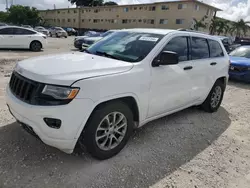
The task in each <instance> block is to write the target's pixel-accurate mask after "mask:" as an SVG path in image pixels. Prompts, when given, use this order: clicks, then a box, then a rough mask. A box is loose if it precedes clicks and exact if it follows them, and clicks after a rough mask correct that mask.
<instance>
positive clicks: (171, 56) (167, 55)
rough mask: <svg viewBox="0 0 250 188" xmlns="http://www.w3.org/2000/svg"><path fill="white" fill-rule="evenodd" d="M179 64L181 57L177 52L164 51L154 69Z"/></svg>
mask: <svg viewBox="0 0 250 188" xmlns="http://www.w3.org/2000/svg"><path fill="white" fill-rule="evenodd" d="M178 63H179V57H178V54H177V53H176V52H171V51H163V52H161V53H160V54H159V56H157V57H156V58H155V59H154V61H153V63H152V66H153V67H158V66H160V65H176V64H178Z"/></svg>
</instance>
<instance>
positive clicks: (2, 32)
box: [0, 28, 13, 35]
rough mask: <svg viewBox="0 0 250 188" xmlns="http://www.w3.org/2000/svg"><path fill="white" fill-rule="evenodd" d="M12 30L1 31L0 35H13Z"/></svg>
mask: <svg viewBox="0 0 250 188" xmlns="http://www.w3.org/2000/svg"><path fill="white" fill-rule="evenodd" d="M12 33H13V31H12V28H5V29H0V35H12Z"/></svg>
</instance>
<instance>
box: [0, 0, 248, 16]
mask: <svg viewBox="0 0 250 188" xmlns="http://www.w3.org/2000/svg"><path fill="white" fill-rule="evenodd" d="M8 1H9V4H10V3H11V2H12V1H13V2H14V4H21V5H28V6H34V7H36V8H38V9H53V7H54V4H55V5H56V8H66V7H72V5H71V4H70V3H69V2H68V0H8ZM113 1H115V2H117V3H118V4H120V5H122V4H139V3H152V2H157V1H161V2H162V1H164V0H113ZM165 1H166V2H167V1H172V0H165ZM202 1H203V2H204V3H207V4H209V5H212V6H215V7H217V8H220V9H222V10H223V11H221V12H218V14H217V16H219V17H223V18H225V19H229V20H232V21H238V20H239V19H244V20H245V21H250V0H202ZM5 3H6V0H0V10H4V9H5V7H6V4H5Z"/></svg>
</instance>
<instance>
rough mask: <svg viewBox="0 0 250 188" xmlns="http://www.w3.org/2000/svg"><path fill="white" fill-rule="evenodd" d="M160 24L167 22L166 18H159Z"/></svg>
mask: <svg viewBox="0 0 250 188" xmlns="http://www.w3.org/2000/svg"><path fill="white" fill-rule="evenodd" d="M159 23H160V24H168V20H167V19H160V22H159Z"/></svg>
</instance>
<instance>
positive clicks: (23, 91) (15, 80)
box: [9, 72, 39, 104]
mask: <svg viewBox="0 0 250 188" xmlns="http://www.w3.org/2000/svg"><path fill="white" fill-rule="evenodd" d="M9 88H10V90H11V92H12V93H13V95H15V96H16V97H17V98H18V99H20V100H21V101H23V102H26V103H29V104H31V103H32V98H33V96H34V95H35V92H36V91H37V89H38V88H39V83H38V82H35V81H33V80H30V79H27V78H25V77H23V76H21V75H19V74H18V73H16V72H13V74H12V76H11V79H10V83H9Z"/></svg>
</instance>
